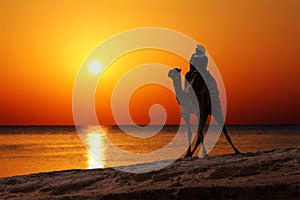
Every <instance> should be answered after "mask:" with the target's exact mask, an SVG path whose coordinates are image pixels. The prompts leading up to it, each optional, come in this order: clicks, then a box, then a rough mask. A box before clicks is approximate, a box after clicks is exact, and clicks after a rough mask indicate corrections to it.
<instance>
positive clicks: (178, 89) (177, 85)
mask: <svg viewBox="0 0 300 200" xmlns="http://www.w3.org/2000/svg"><path fill="white" fill-rule="evenodd" d="M173 85H174V89H175V93H176V97H177V99H178V100H179V102H180V101H181V99H182V97H183V93H184V92H183V90H182V86H181V78H179V79H177V80H175V79H173Z"/></svg>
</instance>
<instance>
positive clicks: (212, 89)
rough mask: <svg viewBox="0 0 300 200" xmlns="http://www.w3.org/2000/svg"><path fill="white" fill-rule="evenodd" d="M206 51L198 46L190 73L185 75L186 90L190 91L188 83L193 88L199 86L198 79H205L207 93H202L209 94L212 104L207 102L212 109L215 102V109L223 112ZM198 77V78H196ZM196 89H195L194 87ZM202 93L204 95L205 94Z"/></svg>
mask: <svg viewBox="0 0 300 200" xmlns="http://www.w3.org/2000/svg"><path fill="white" fill-rule="evenodd" d="M205 54H206V50H205V48H204V47H203V46H202V45H199V44H198V45H197V48H196V53H194V54H193V55H192V57H191V59H190V71H189V72H187V73H186V75H185V79H186V81H185V89H186V91H188V90H189V87H187V81H188V82H189V84H190V85H191V86H192V87H193V86H194V84H197V81H195V80H197V78H198V77H200V78H202V79H204V81H205V83H206V89H205V90H206V91H202V92H203V93H207V95H209V96H210V98H209V99H210V102H206V103H207V104H208V105H209V106H210V108H211V101H213V102H214V109H215V110H221V107H220V106H221V105H220V99H219V91H218V86H217V82H216V80H215V79H214V78H213V76H212V75H211V74H210V72H209V71H208V70H207V64H208V58H207V56H206V55H205ZM196 77H197V78H196ZM193 88H194V87H193ZM203 93H202V94H203Z"/></svg>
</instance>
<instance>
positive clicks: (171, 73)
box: [168, 68, 181, 80]
mask: <svg viewBox="0 0 300 200" xmlns="http://www.w3.org/2000/svg"><path fill="white" fill-rule="evenodd" d="M180 72H181V69H178V68H174V69H171V70H170V71H169V73H168V77H170V78H171V79H173V80H176V79H180V78H181V77H180Z"/></svg>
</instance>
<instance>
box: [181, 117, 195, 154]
mask: <svg viewBox="0 0 300 200" xmlns="http://www.w3.org/2000/svg"><path fill="white" fill-rule="evenodd" d="M182 117H183V119H184V121H185V123H186V126H187V136H188V144H189V147H188V149H187V153H186V154H185V156H184V157H192V155H193V154H192V151H191V139H192V132H191V126H190V114H184V115H183V116H182Z"/></svg>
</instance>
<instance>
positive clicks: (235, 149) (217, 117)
mask: <svg viewBox="0 0 300 200" xmlns="http://www.w3.org/2000/svg"><path fill="white" fill-rule="evenodd" d="M215 119H216V121H217V122H218V124H219V125H221V124H223V129H222V130H223V133H224V135H225V137H226V140H227V141H228V142H229V144H230V145H231V147H232V148H233V150H234V152H235V153H240V151H239V150H238V149H237V148H236V147H235V146H234V145H233V143H232V141H231V138H230V136H229V135H228V132H227V129H226V127H225V124H224V118H223V114H222V113H221V112H218V113H217V116H215ZM221 128H222V127H221Z"/></svg>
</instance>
